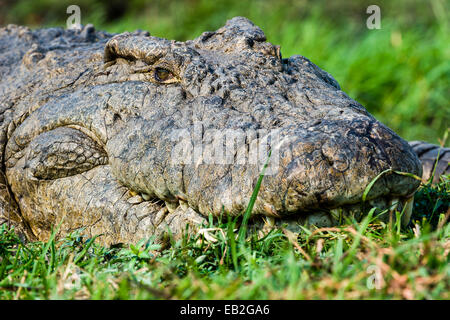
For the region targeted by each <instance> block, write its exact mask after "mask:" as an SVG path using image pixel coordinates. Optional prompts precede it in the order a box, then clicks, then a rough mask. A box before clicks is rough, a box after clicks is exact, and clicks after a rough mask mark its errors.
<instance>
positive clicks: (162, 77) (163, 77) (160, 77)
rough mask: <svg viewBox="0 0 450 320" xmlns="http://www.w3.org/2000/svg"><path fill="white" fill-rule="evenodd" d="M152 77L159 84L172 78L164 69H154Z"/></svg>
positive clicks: (170, 73)
mask: <svg viewBox="0 0 450 320" xmlns="http://www.w3.org/2000/svg"><path fill="white" fill-rule="evenodd" d="M154 76H155V80H156V81H159V82H167V81H169V80H171V79H172V78H174V75H173V73H172V72H170V71H169V70H167V69H164V68H156V69H155V74H154Z"/></svg>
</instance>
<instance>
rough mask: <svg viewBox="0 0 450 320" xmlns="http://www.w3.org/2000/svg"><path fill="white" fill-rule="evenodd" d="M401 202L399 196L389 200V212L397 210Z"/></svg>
mask: <svg viewBox="0 0 450 320" xmlns="http://www.w3.org/2000/svg"><path fill="white" fill-rule="evenodd" d="M399 203H400V199H399V198H392V199H391V200H390V201H389V207H388V208H389V213H393V212H395V210H396V209H397V207H398V204H399Z"/></svg>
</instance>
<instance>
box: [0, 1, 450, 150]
mask: <svg viewBox="0 0 450 320" xmlns="http://www.w3.org/2000/svg"><path fill="white" fill-rule="evenodd" d="M70 4H77V5H78V6H80V8H81V23H82V24H87V23H93V24H94V25H95V26H96V28H97V29H103V30H106V31H109V32H122V31H133V30H135V29H144V30H148V31H150V32H151V34H152V35H155V36H159V37H164V38H170V39H177V40H186V39H191V38H193V37H196V36H198V35H199V34H201V33H202V32H203V31H206V30H215V29H217V28H219V27H220V26H222V25H223V24H224V23H225V21H226V20H227V19H229V18H231V17H233V16H237V15H240V16H246V17H247V18H249V19H251V20H252V21H253V22H255V23H256V24H257V25H259V26H260V27H261V28H262V29H263V30H264V32H265V33H266V36H267V38H268V41H270V42H272V43H274V44H279V45H281V49H282V53H283V56H284V57H289V56H291V55H293V54H301V55H304V56H306V57H307V58H309V59H310V60H312V61H313V62H314V63H315V64H317V65H318V66H320V67H321V68H323V69H325V70H326V71H328V72H330V73H331V74H332V75H333V76H334V77H335V78H336V79H337V80H338V82H339V83H340V85H341V87H342V89H343V90H344V91H346V92H347V93H348V94H349V95H350V96H351V97H352V98H354V99H356V100H357V101H359V102H360V103H362V104H363V105H364V106H365V107H366V108H367V109H368V110H369V111H370V112H371V113H372V114H374V115H375V117H377V118H378V119H379V120H380V121H382V122H383V123H385V124H387V125H388V126H389V127H391V128H392V129H394V130H395V131H396V132H397V133H398V134H400V135H401V136H402V137H404V138H406V139H408V140H416V139H421V140H426V141H429V142H433V143H437V142H438V138H442V137H443V135H444V132H445V131H446V130H448V127H449V125H450V106H449V98H450V86H449V84H450V32H449V31H450V30H449V13H448V12H449V9H450V8H449V3H448V2H447V1H445V0H429V1H423V0H421V1H418V0H397V1H392V0H390V1H382V0H369V1H365V0H361V1H346V0H336V1H325V0H314V1H313V0H298V1H293V0H278V1H269V0H254V1H244V0H228V1H220V0H184V1H181V0H156V1H143V0H131V1H123V0H110V1H100V0H90V1H88V0H78V1H77V0H70V1H65V0H41V1H35V0H21V1H8V0H0V6H1V8H2V10H1V13H0V25H5V24H8V23H15V24H23V25H27V26H30V27H33V28H35V27H43V26H62V27H65V25H66V19H67V18H68V16H69V15H68V14H67V13H66V8H67V7H68V6H69V5H70ZM371 4H376V5H378V6H379V7H380V8H381V29H379V30H376V29H375V30H369V29H367V27H366V19H367V18H368V17H369V14H367V13H366V8H367V7H368V6H369V5H371Z"/></svg>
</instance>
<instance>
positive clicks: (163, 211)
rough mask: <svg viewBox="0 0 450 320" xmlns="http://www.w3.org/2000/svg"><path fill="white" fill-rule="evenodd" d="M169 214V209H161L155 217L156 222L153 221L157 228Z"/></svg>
mask: <svg viewBox="0 0 450 320" xmlns="http://www.w3.org/2000/svg"><path fill="white" fill-rule="evenodd" d="M168 212H169V209H167V207H163V208H161V209H160V210H159V211H158V212H157V213H156V216H155V220H154V221H153V223H154V225H155V226H158V225H159V224H160V223H161V222H162V221H163V220H164V218H165V217H166V215H167V213H168Z"/></svg>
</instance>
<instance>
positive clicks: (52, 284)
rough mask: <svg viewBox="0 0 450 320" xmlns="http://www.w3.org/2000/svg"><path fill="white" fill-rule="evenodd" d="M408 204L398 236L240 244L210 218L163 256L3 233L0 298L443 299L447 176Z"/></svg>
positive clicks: (375, 229)
mask: <svg viewBox="0 0 450 320" xmlns="http://www.w3.org/2000/svg"><path fill="white" fill-rule="evenodd" d="M415 200H416V201H415V206H414V211H413V218H412V222H411V223H410V225H409V226H407V227H406V228H401V227H400V225H399V224H398V223H396V222H393V223H383V222H379V221H377V220H376V219H375V218H373V217H372V216H371V214H369V215H368V216H367V217H366V218H365V219H364V220H363V221H361V222H359V223H357V222H355V221H347V222H346V224H344V225H341V226H339V227H334V228H321V229H315V228H313V229H306V228H302V229H299V233H298V234H297V233H292V232H290V231H287V230H284V229H273V230H271V231H270V232H269V233H268V234H266V235H265V236H264V237H262V238H261V236H258V235H257V234H256V233H252V232H248V233H247V234H246V237H245V238H244V240H243V241H238V234H239V229H238V227H237V224H236V221H235V220H231V219H228V220H227V221H220V220H219V221H215V222H214V221H212V219H211V220H210V224H209V225H208V226H205V232H202V233H199V234H198V235H197V236H195V237H187V236H186V237H184V238H183V239H181V240H179V241H177V242H172V246H171V247H170V248H169V249H165V250H161V248H160V246H159V245H157V244H154V243H153V241H152V239H151V238H150V239H143V240H142V241H140V242H139V243H137V244H134V245H129V246H122V247H111V248H108V247H103V246H100V245H98V244H96V242H95V239H87V238H85V237H83V236H81V235H80V232H81V230H78V231H76V232H74V233H72V234H70V235H69V236H67V237H65V238H63V239H60V240H55V238H54V237H53V236H52V237H51V238H50V239H49V241H47V242H33V243H24V242H22V241H21V240H20V239H19V238H18V237H17V236H16V235H15V234H14V233H13V232H12V230H8V229H7V227H6V225H3V226H1V227H0V299H450V296H449V293H450V264H449V252H450V224H449V223H447V219H448V218H449V215H450V209H449V207H450V180H449V177H443V178H442V181H441V183H440V184H438V185H434V186H432V185H429V184H426V185H423V186H422V187H421V188H420V189H419V191H418V192H417V193H416V196H415ZM54 234H55V233H53V235H54Z"/></svg>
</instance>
